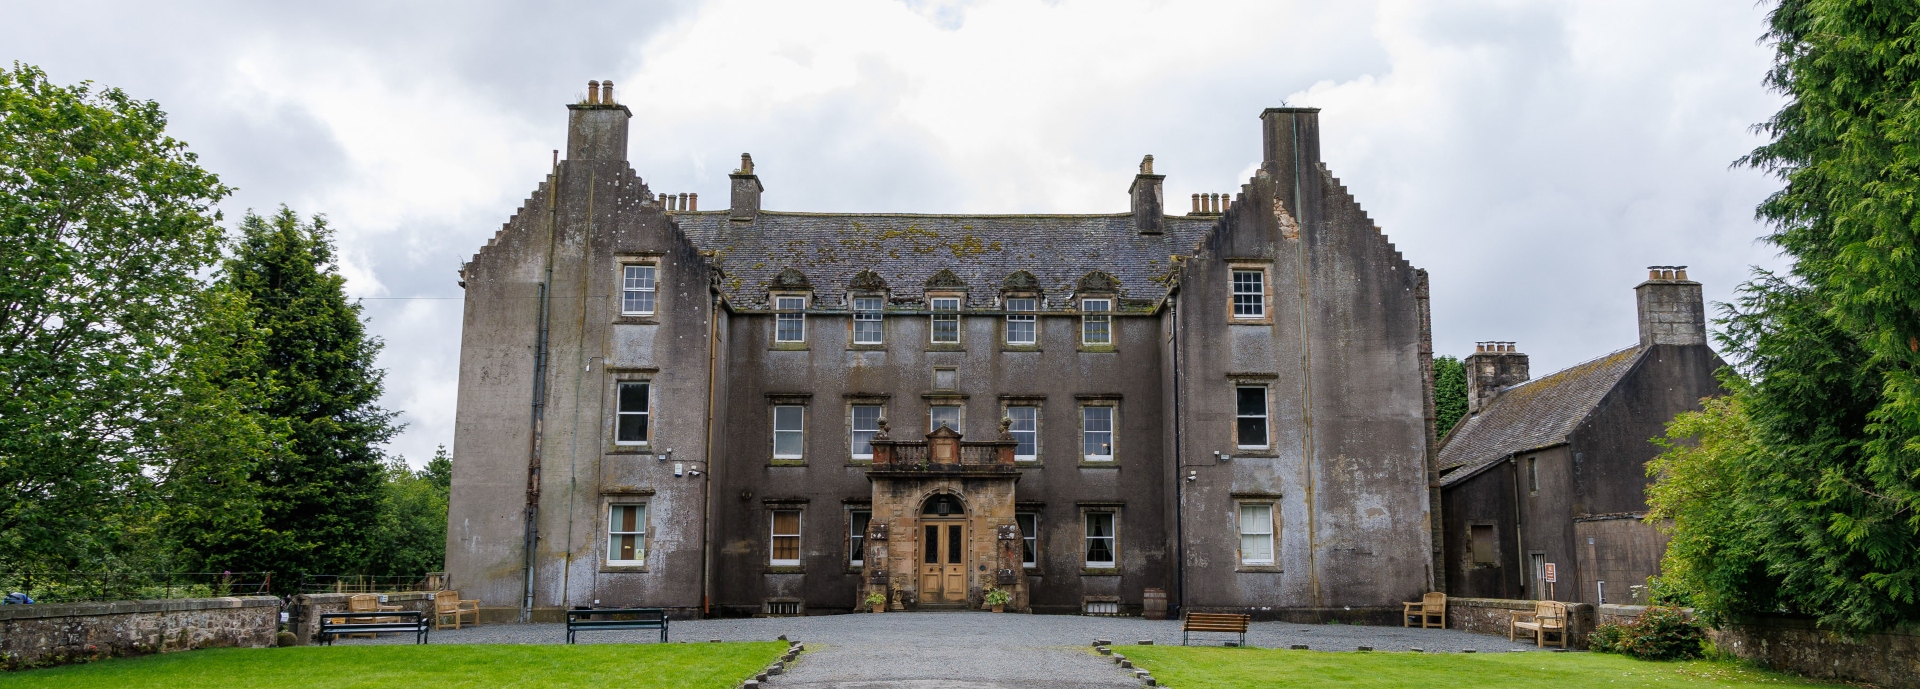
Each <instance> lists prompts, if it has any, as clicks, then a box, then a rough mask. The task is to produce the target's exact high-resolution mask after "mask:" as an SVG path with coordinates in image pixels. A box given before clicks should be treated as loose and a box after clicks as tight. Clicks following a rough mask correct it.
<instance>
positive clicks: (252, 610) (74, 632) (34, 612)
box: [0, 596, 280, 670]
mask: <svg viewBox="0 0 1920 689" xmlns="http://www.w3.org/2000/svg"><path fill="white" fill-rule="evenodd" d="M279 629H280V599H278V598H274V597H272V596H245V597H239V598H182V599H174V600H138V601H115V602H110V603H55V604H44V603H41V604H33V605H7V606H0V668H3V669H7V670H18V669H22V668H30V667H44V666H48V665H62V664H66V663H77V662H85V661H89V660H97V659H101V658H109V657H113V656H127V655H143V654H147V653H168V652H172V651H186V650H192V649H196V648H216V647H234V646H238V647H245V648H264V647H267V646H272V645H273V636H274V633H275V632H277V631H279Z"/></svg>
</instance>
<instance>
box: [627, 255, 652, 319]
mask: <svg viewBox="0 0 1920 689" xmlns="http://www.w3.org/2000/svg"><path fill="white" fill-rule="evenodd" d="M653 295H654V267H653V266H626V267H625V269H624V270H623V272H622V275H621V299H620V311H621V312H622V313H653Z"/></svg>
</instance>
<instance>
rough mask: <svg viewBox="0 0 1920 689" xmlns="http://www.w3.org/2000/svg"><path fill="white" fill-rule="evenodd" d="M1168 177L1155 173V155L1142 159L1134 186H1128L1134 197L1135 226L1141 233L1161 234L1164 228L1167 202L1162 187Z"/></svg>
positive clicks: (1129, 192) (1134, 178)
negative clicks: (1163, 196)
mask: <svg viewBox="0 0 1920 689" xmlns="http://www.w3.org/2000/svg"><path fill="white" fill-rule="evenodd" d="M1166 179H1167V176H1166V175H1156V174H1153V156H1147V157H1145V158H1142V159H1140V174H1137V175H1134V176H1133V186H1131V187H1128V188H1127V193H1128V194H1129V195H1131V196H1132V197H1133V226H1134V228H1135V229H1137V230H1139V231H1140V234H1160V232H1161V230H1162V229H1163V222H1162V220H1163V218H1164V217H1165V215H1166V202H1165V199H1162V198H1161V195H1160V189H1161V183H1162V182H1165V181H1166Z"/></svg>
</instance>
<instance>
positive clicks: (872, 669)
mask: <svg viewBox="0 0 1920 689" xmlns="http://www.w3.org/2000/svg"><path fill="white" fill-rule="evenodd" d="M671 626H672V635H671V638H672V640H673V641H675V642H697V643H704V642H706V641H708V640H710V639H719V640H722V641H766V640H771V639H774V638H776V637H779V636H783V635H784V636H786V637H787V638H788V639H792V640H795V641H800V642H803V643H805V644H806V645H807V652H806V653H804V654H801V656H800V659H799V660H798V661H797V662H795V663H794V664H793V666H792V667H790V668H789V669H788V671H787V672H786V674H783V675H778V676H775V677H772V678H771V680H770V681H769V682H767V683H766V686H772V687H808V688H810V689H878V688H879V687H909V688H915V689H917V688H921V687H936V686H938V687H955V688H958V689H988V688H993V689H999V688H1002V687H1042V686H1044V687H1063V688H1066V689H1095V688H1099V689H1105V688H1108V687H1112V688H1114V689H1119V688H1121V687H1138V686H1140V683H1139V682H1138V681H1136V680H1134V679H1133V678H1132V676H1131V675H1129V674H1127V671H1124V670H1121V669H1119V668H1118V667H1117V666H1115V665H1114V664H1113V663H1112V662H1110V661H1109V660H1108V659H1107V658H1104V657H1101V656H1099V655H1095V654H1093V653H1092V652H1091V651H1092V649H1091V646H1092V643H1093V640H1094V639H1107V640H1110V641H1112V642H1113V643H1115V644H1131V643H1138V642H1140V641H1144V640H1152V641H1153V643H1155V644H1161V645H1169V644H1171V645H1178V644H1179V643H1180V623H1179V622H1177V621H1172V620H1168V621H1153V620H1145V619H1141V618H1137V617H1078V616H1070V615H1019V614H994V613H989V612H890V613H883V614H879V615H874V614H871V613H868V614H856V615H817V616H809V617H773V618H752V619H746V618H735V619H713V620H684V621H680V620H676V621H674V622H673V623H672V625H671ZM1234 638H1235V637H1234V636H1233V635H1230V634H1197V635H1195V638H1194V642H1193V643H1194V644H1196V645H1201V644H1205V645H1215V646H1217V645H1220V644H1221V643H1223V642H1225V641H1229V640H1234ZM565 639H566V629H565V626H564V625H559V624H491V625H485V626H481V627H470V628H467V629H459V630H454V629H446V630H441V631H436V632H434V633H433V635H432V642H433V643H436V644H446V643H456V644H541V643H547V644H551V643H562V642H564V641H565ZM658 639H659V632H657V631H656V632H648V631H639V630H612V631H596V632H582V633H581V634H580V637H579V641H580V643H653V642H656V641H657V640H658ZM411 641H412V639H411V638H410V637H409V638H405V639H403V638H400V637H399V636H397V635H394V636H385V637H382V638H380V639H373V640H366V639H352V640H346V639H343V640H340V641H337V642H335V643H340V644H365V643H382V644H385V643H409V642H411ZM1247 642H1248V643H1249V644H1250V645H1253V646H1258V647H1261V648H1288V647H1290V646H1293V645H1296V644H1305V645H1306V646H1307V647H1308V648H1310V649H1312V650H1316V651H1322V650H1323V651H1354V650H1357V649H1358V647H1360V646H1370V647H1372V648H1373V650H1376V651H1406V650H1410V649H1414V648H1418V649H1421V650H1424V651H1426V652H1429V653H1457V652H1461V651H1469V650H1470V651H1475V652H1479V653H1488V652H1501V651H1533V650H1538V649H1536V648H1535V647H1534V646H1533V645H1532V644H1530V643H1524V642H1519V643H1516V642H1509V641H1507V640H1506V639H1502V638H1500V637H1497V636H1486V635H1480V634H1468V633H1466V632H1461V631H1455V630H1451V629H1445V630H1443V629H1407V628H1402V627H1363V626H1355V625H1342V624H1317V625H1316V624H1290V623H1286V622H1255V623H1253V626H1252V628H1251V629H1250V630H1249V631H1248V633H1247Z"/></svg>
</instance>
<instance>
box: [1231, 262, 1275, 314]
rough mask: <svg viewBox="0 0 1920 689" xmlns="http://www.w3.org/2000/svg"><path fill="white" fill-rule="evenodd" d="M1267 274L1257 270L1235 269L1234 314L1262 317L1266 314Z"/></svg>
mask: <svg viewBox="0 0 1920 689" xmlns="http://www.w3.org/2000/svg"><path fill="white" fill-rule="evenodd" d="M1265 281H1266V276H1265V275H1264V274H1262V273H1261V272H1260V271H1257V270H1236V271H1233V316H1234V317H1235V318H1260V317H1262V316H1265V315H1266V311H1267V305H1266V300H1267V297H1266V289H1265V287H1264V284H1263V283H1264V282H1265Z"/></svg>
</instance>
